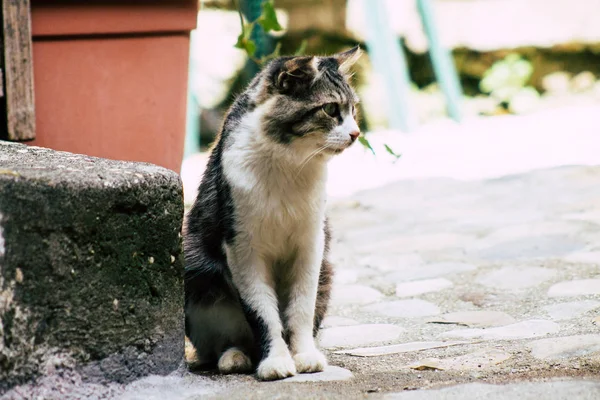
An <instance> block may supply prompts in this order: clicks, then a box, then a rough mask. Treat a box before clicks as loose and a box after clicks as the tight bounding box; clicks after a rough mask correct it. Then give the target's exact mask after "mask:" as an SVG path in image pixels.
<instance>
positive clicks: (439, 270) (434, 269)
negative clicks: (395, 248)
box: [388, 262, 475, 282]
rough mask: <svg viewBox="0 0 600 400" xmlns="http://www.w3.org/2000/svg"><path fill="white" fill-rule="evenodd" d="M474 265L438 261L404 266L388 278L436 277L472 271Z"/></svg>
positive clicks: (415, 278) (402, 280)
mask: <svg viewBox="0 0 600 400" xmlns="http://www.w3.org/2000/svg"><path fill="white" fill-rule="evenodd" d="M474 269H475V266H474V265H471V264H467V263H461V262H440V263H433V264H428V265H424V266H419V267H412V268H406V269H403V270H402V271H398V272H396V273H392V274H390V275H389V276H388V278H389V279H391V280H394V281H397V282H406V281H414V280H417V279H426V278H437V277H439V276H444V275H449V274H453V273H457V272H465V271H472V270H474Z"/></svg>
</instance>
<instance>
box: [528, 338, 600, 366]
mask: <svg viewBox="0 0 600 400" xmlns="http://www.w3.org/2000/svg"><path fill="white" fill-rule="evenodd" d="M528 346H529V348H530V349H531V355H532V356H534V357H536V358H539V359H542V360H561V359H568V358H575V357H583V356H587V355H591V354H597V353H598V354H600V335H576V336H566V337H558V338H549V339H541V340H536V341H534V342H531V343H529V344H528Z"/></svg>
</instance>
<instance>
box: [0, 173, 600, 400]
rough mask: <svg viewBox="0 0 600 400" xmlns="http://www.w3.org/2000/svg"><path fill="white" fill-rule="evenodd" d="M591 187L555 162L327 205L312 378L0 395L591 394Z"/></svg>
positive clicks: (597, 374)
mask: <svg viewBox="0 0 600 400" xmlns="http://www.w3.org/2000/svg"><path fill="white" fill-rule="evenodd" d="M599 182H600V167H593V166H577V167H560V168H550V169H543V170H538V171H534V172H529V173H525V174H521V175H512V176H506V177H503V178H495V179H486V180H476V181H457V180H453V179H449V178H441V179H419V180H404V181H400V182H396V183H392V184H388V185H385V186H383V187H381V188H378V189H371V190H368V191H364V192H360V193H358V194H355V195H353V196H350V197H348V198H346V199H345V200H338V201H335V202H334V203H333V204H332V205H331V207H330V215H331V220H332V225H333V226H334V228H335V232H336V234H335V240H334V245H333V249H332V256H333V261H334V262H335V264H336V267H337V275H336V279H335V286H334V292H333V301H332V306H331V311H330V313H329V316H328V317H327V319H326V321H325V326H324V328H323V329H322V331H321V332H320V343H321V346H322V347H323V348H324V349H325V350H326V353H327V356H328V359H329V361H330V364H331V366H330V367H328V369H327V370H326V371H325V372H323V373H318V374H303V375H299V376H296V377H293V378H290V379H287V380H284V381H279V382H266V383H264V382H258V381H256V379H255V378H254V377H253V376H249V375H233V376H219V375H215V374H214V373H190V372H187V371H186V370H185V368H182V370H181V371H180V372H179V373H176V374H173V375H172V376H168V377H156V376H154V377H148V378H145V379H142V380H140V381H137V382H135V383H133V384H130V385H128V386H126V387H124V386H119V385H113V386H110V387H103V386H100V385H90V384H87V385H86V384H83V383H82V382H81V381H80V379H79V378H78V377H77V376H66V377H65V376H63V375H61V376H54V377H52V376H51V377H49V378H47V379H48V380H47V381H46V382H45V383H44V382H42V384H41V385H38V386H37V387H35V388H32V387H21V388H18V389H17V392H15V391H13V392H12V393H9V394H8V395H7V396H6V397H5V398H10V399H20V398H45V399H54V398H56V399H58V398H89V399H93V398H121V399H125V400H133V399H140V400H141V399H144V400H151V399H157V400H169V399H207V398H217V399H225V398H226V399H228V400H234V399H263V398H281V399H287V398H298V399H304V398H344V399H354V398H371V397H372V398H382V397H386V398H398V399H431V398H436V399H437V398H439V399H459V398H460V399H483V398H485V399H486V400H490V399H492V400H495V399H515V398H519V399H537V398H543V399H550V400H561V399H569V400H572V399H596V398H600V397H599V396H600V184H599ZM78 379H79V380H78ZM68 395H70V397H69V396H68Z"/></svg>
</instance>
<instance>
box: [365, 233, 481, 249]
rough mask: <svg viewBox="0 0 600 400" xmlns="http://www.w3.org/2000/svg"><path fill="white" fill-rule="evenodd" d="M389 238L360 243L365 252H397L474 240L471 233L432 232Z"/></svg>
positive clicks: (460, 243)
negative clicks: (398, 250)
mask: <svg viewBox="0 0 600 400" xmlns="http://www.w3.org/2000/svg"><path fill="white" fill-rule="evenodd" d="M386 236H387V239H382V240H371V241H368V242H366V241H364V242H363V243H362V244H361V245H360V250H361V252H363V253H370V252H388V251H391V252H395V251H397V249H402V250H403V251H404V252H420V251H431V250H440V249H447V248H460V247H462V246H464V245H466V244H467V243H469V242H471V241H472V240H473V237H472V236H470V235H461V234H455V233H431V234H422V235H389V234H388V235H386Z"/></svg>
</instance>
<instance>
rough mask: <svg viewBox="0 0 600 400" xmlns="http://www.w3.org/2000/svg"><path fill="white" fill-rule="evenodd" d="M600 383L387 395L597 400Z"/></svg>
mask: <svg viewBox="0 0 600 400" xmlns="http://www.w3.org/2000/svg"><path fill="white" fill-rule="evenodd" d="M599 391H600V382H591V381H584V380H579V381H577V380H568V381H550V382H519V383H509V384H506V385H490V384H487V383H467V384H463V385H456V386H451V387H445V388H442V389H434V390H415V391H405V392H400V393H391V394H388V395H386V396H385V397H384V398H385V399H397V400H431V399H439V400H465V399H485V400H515V399H519V400H539V399H544V400H570V399H573V400H574V399H577V400H596V399H598V392H599Z"/></svg>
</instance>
